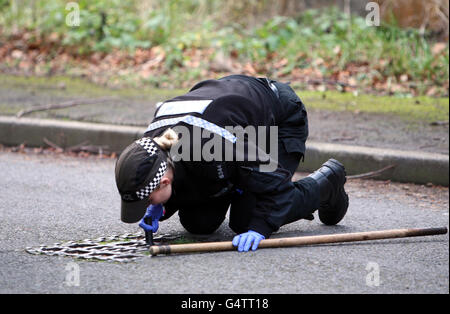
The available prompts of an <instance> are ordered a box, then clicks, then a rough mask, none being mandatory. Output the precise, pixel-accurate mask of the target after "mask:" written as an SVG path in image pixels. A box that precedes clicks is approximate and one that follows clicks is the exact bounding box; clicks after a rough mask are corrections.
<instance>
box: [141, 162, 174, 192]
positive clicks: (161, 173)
mask: <svg viewBox="0 0 450 314" xmlns="http://www.w3.org/2000/svg"><path fill="white" fill-rule="evenodd" d="M166 170H167V162H165V161H163V162H161V165H160V166H159V169H158V172H156V175H155V177H154V178H153V180H152V181H151V182H150V183H149V184H148V185H147V186H146V187H144V188H142V189H140V190H139V191H137V192H136V195H137V197H139V198H140V199H141V200H143V199H144V198H146V197H148V196H149V195H150V193H152V192H153V191H154V190H155V189H156V188H157V187H158V185H159V183H160V182H161V179H162V177H163V176H164V174H165V173H166Z"/></svg>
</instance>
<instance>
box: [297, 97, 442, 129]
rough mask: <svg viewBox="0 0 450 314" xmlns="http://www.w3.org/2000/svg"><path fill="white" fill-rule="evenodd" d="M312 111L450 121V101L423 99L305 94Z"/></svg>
mask: <svg viewBox="0 0 450 314" xmlns="http://www.w3.org/2000/svg"><path fill="white" fill-rule="evenodd" d="M298 94H299V95H300V97H301V98H302V101H303V102H304V103H305V105H306V107H307V108H308V109H323V110H332V111H353V112H365V113H377V114H386V115H395V116H398V117H401V118H404V119H406V120H410V121H424V122H435V121H448V117H449V99H448V98H433V97H427V96H419V97H411V98H405V97H391V96H373V95H358V96H355V95H354V94H353V93H340V92H333V91H330V92H324V93H319V92H301V91H299V92H298Z"/></svg>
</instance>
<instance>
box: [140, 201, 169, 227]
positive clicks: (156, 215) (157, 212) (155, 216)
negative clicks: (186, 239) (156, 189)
mask: <svg viewBox="0 0 450 314" xmlns="http://www.w3.org/2000/svg"><path fill="white" fill-rule="evenodd" d="M162 216H164V207H163V206H162V205H161V204H158V205H150V206H149V207H148V208H147V211H146V212H145V215H144V218H142V219H141V222H140V223H139V227H141V228H142V229H144V230H145V231H146V232H150V231H151V232H156V231H158V228H159V220H160V219H161V217H162ZM147 218H150V219H151V222H152V224H151V225H148V224H147V223H145V220H147ZM150 219H149V220H150Z"/></svg>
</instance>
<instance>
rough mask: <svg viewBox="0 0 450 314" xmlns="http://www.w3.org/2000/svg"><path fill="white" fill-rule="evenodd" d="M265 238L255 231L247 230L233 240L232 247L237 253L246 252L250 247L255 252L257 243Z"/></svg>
mask: <svg viewBox="0 0 450 314" xmlns="http://www.w3.org/2000/svg"><path fill="white" fill-rule="evenodd" d="M264 239H265V237H264V236H263V235H262V234H259V233H258V232H256V231H253V230H249V231H247V232H246V233H241V234H238V235H237V236H235V237H234V238H233V246H237V247H238V251H239V252H248V250H249V249H250V247H252V250H253V251H255V250H256V249H257V248H258V245H259V242H261V240H264Z"/></svg>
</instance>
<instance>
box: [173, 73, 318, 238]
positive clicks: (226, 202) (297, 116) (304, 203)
mask: <svg viewBox="0 0 450 314" xmlns="http://www.w3.org/2000/svg"><path fill="white" fill-rule="evenodd" d="M271 82H272V83H273V84H275V86H276V87H277V89H278V93H279V99H280V106H279V107H277V108H273V110H274V115H275V120H276V121H277V122H278V123H277V125H278V163H279V166H280V167H282V168H284V169H287V170H289V172H290V173H291V175H293V174H294V172H295V171H296V169H297V167H298V166H299V163H300V161H301V160H302V159H303V158H304V153H305V142H306V139H307V137H308V118H307V112H306V109H305V106H304V105H303V103H302V101H301V100H300V98H299V97H298V96H297V95H296V94H295V92H294V91H293V90H292V88H291V87H290V86H289V85H288V84H284V83H280V82H276V81H271ZM293 188H294V189H295V197H294V199H293V200H292V202H291V204H292V208H291V210H290V212H289V215H288V216H287V217H286V218H285V222H284V224H288V223H291V222H294V221H297V220H299V219H302V218H305V219H310V216H311V213H312V212H313V211H314V210H315V209H317V208H318V207H319V188H318V186H317V183H316V181H315V180H313V179H311V178H303V179H301V180H299V181H296V182H294V183H293ZM255 204H256V198H255V196H254V195H253V194H252V193H249V192H246V191H243V192H242V193H238V192H235V193H233V194H232V195H231V196H230V195H227V196H224V197H221V198H216V199H214V200H212V201H211V202H208V203H207V204H196V206H192V207H185V208H181V209H179V211H178V215H179V217H180V222H181V224H182V225H183V227H184V228H185V229H186V230H187V231H188V232H190V233H193V234H211V233H213V232H214V231H215V230H217V229H218V228H219V227H220V225H221V224H222V223H223V221H224V220H225V216H226V213H227V212H228V209H230V217H229V218H230V219H229V226H230V228H231V229H232V230H233V231H234V232H236V233H243V232H246V231H248V224H249V222H250V219H251V213H252V209H253V208H254V207H255Z"/></svg>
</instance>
